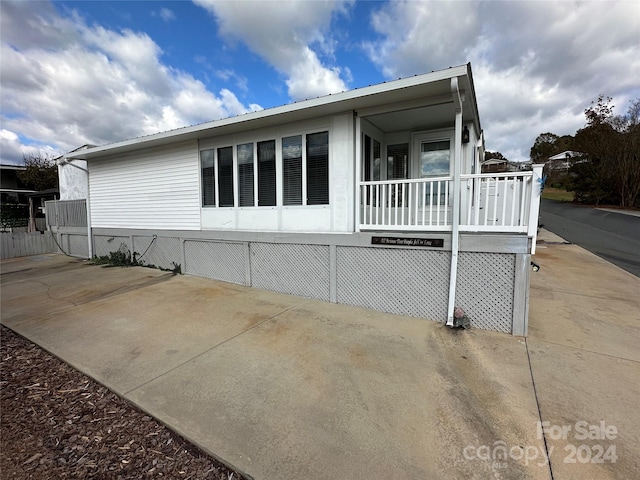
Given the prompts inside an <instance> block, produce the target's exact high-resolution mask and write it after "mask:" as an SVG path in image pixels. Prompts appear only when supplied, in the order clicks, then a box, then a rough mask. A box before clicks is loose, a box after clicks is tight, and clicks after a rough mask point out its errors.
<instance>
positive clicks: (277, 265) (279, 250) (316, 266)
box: [250, 243, 330, 301]
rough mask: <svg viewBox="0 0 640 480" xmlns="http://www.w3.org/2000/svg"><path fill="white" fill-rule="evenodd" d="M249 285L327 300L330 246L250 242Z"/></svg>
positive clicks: (328, 296) (328, 295) (328, 298)
mask: <svg viewBox="0 0 640 480" xmlns="http://www.w3.org/2000/svg"><path fill="white" fill-rule="evenodd" d="M250 251H251V286H252V287H256V288H263V289H265V290H274V291H276V292H283V293H289V294H292V295H299V296H301V297H309V298H317V299H319V300H325V301H329V300H330V293H329V290H330V278H329V263H330V262H329V246H328V245H300V244H291V243H251V244H250Z"/></svg>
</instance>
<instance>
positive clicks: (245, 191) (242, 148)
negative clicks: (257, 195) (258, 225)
mask: <svg viewBox="0 0 640 480" xmlns="http://www.w3.org/2000/svg"><path fill="white" fill-rule="evenodd" d="M237 155H238V198H239V202H240V206H241V207H253V206H254V205H255V201H254V195H253V192H254V190H253V143H245V144H242V145H238V146H237Z"/></svg>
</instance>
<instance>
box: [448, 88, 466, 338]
mask: <svg viewBox="0 0 640 480" xmlns="http://www.w3.org/2000/svg"><path fill="white" fill-rule="evenodd" d="M451 94H452V96H453V103H454V107H455V110H456V123H455V131H454V136H453V172H452V173H453V203H452V209H453V210H452V219H451V272H450V276H449V305H448V308H447V323H446V325H447V326H448V327H453V325H454V322H453V311H454V308H455V304H456V281H457V278H458V252H459V248H460V247H459V242H460V169H461V168H462V97H461V95H460V88H459V86H458V78H457V77H454V78H452V79H451Z"/></svg>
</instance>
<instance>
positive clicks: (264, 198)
mask: <svg viewBox="0 0 640 480" xmlns="http://www.w3.org/2000/svg"><path fill="white" fill-rule="evenodd" d="M275 204H276V141H275V140H268V141H266V142H258V206H259V207H270V206H274V205H275Z"/></svg>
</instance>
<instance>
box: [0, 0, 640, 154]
mask: <svg viewBox="0 0 640 480" xmlns="http://www.w3.org/2000/svg"><path fill="white" fill-rule="evenodd" d="M0 9H1V11H0V22H1V23H0V35H1V40H2V42H1V43H2V45H1V49H2V50H1V51H0V102H1V103H0V107H1V114H0V115H1V126H0V162H1V163H3V164H6V163H10V164H20V163H22V162H23V158H24V156H25V155H30V154H36V155H37V154H43V155H47V156H57V155H60V154H62V153H65V152H67V151H69V150H72V149H74V148H76V147H78V146H81V145H84V144H93V145H103V144H106V143H110V142H114V141H119V140H125V139H129V138H134V137H138V136H142V135H148V134H153V133H157V132H161V131H167V130H172V129H175V128H179V127H183V126H187V125H194V124H198V123H202V122H207V121H211V120H217V119H220V118H226V117H229V116H235V115H239V114H242V113H245V112H249V111H253V110H260V109H264V108H270V107H275V106H280V105H284V104H287V103H291V102H295V101H300V100H304V99H307V98H315V97H318V96H322V95H327V94H330V93H336V92H341V91H344V90H350V89H353V88H360V87H365V86H368V85H373V84H377V83H381V82H384V81H388V80H392V79H397V78H402V77H407V76H412V75H415V74H420V73H425V72H430V71H433V70H441V69H445V68H448V67H450V66H456V65H463V64H466V63H468V62H470V63H471V67H472V71H473V77H474V82H475V89H476V96H477V100H478V109H479V112H480V120H481V123H482V128H483V130H484V137H485V144H486V148H487V150H491V151H500V152H501V153H502V154H503V155H504V156H505V157H506V158H508V159H509V160H513V161H524V160H527V159H528V158H529V150H530V148H531V146H532V145H533V142H534V140H535V138H536V137H537V136H538V135H539V134H540V133H543V132H552V133H555V134H558V135H565V134H569V135H573V134H574V133H575V132H576V130H578V129H579V128H581V127H583V126H584V124H585V118H584V109H585V108H587V107H589V105H590V104H591V102H592V101H593V100H595V99H597V97H598V95H600V94H604V95H607V96H610V97H612V98H613V102H612V103H613V105H614V106H615V109H614V113H615V114H623V113H625V111H626V108H627V106H628V105H629V102H630V101H631V100H633V99H635V98H639V97H640V2H637V1H628V2H627V1H590V2H573V1H515V0H513V1H508V2H503V1H482V2H480V1H473V2H468V1H451V2H444V1H393V2H377V1H367V2H360V1H352V0H336V1H320V0H301V1H295V0H278V1H257V0H255V1H217V0H194V1H187V0H183V1H168V2H164V1H137V2H132V1H110V2H101V1H53V2H48V1H46V2H45V1H19V2H13V1H7V0H2V1H1V2H0Z"/></svg>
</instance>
